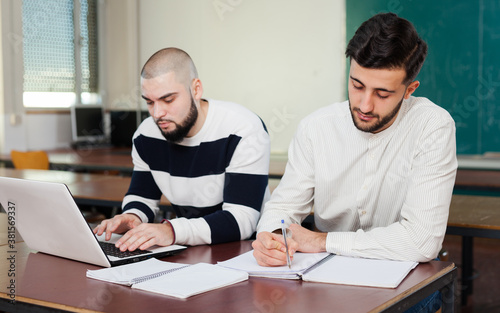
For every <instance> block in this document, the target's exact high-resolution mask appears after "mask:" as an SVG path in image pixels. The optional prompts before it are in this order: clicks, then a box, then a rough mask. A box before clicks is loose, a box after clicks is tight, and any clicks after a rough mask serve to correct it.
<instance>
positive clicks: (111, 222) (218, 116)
mask: <svg viewBox="0 0 500 313" xmlns="http://www.w3.org/2000/svg"><path fill="white" fill-rule="evenodd" d="M141 92H142V97H143V98H144V99H145V101H146V103H147V106H148V109H149V113H150V114H151V117H149V118H148V119H146V120H145V121H144V122H143V123H142V124H141V125H140V126H139V128H138V130H137V131H136V133H135V134H134V137H133V149H132V157H133V162H134V171H133V174H132V180H131V184H130V188H129V190H128V192H127V194H126V196H125V198H124V199H123V204H122V208H123V214H119V215H116V216H114V217H113V218H111V219H108V220H104V221H103V222H102V223H101V224H100V225H98V226H97V227H96V228H95V229H94V232H95V233H96V234H97V235H102V234H103V233H105V234H106V236H105V238H106V239H107V240H109V239H110V237H111V234H112V233H124V236H123V237H122V238H121V239H120V240H119V241H118V242H117V243H116V246H117V247H119V248H120V250H122V251H125V250H130V251H133V250H135V249H141V250H144V249H147V248H149V247H150V246H152V245H160V246H168V245H171V244H174V243H175V244H185V245H200V244H214V243H220V242H228V241H236V240H242V239H247V238H249V237H250V236H251V235H252V234H253V233H254V232H255V227H256V225H257V221H258V218H259V215H260V210H261V207H262V206H263V204H264V203H265V201H266V200H267V199H268V197H269V189H268V186H267V183H268V171H269V150H270V140H269V136H268V133H267V131H266V128H265V126H264V124H263V122H262V121H261V120H260V118H259V117H258V116H257V115H255V114H254V113H252V112H251V111H249V110H247V109H246V108H244V107H242V106H240V105H238V104H234V103H229V102H223V101H218V100H212V99H204V98H202V94H203V86H202V84H201V81H200V79H199V78H198V74H197V71H196V68H195V65H194V64H193V61H192V59H191V58H190V57H189V55H188V54H187V53H186V52H184V51H182V50H180V49H176V48H166V49H162V50H160V51H158V52H156V53H155V54H154V55H153V56H151V58H150V59H149V60H148V61H147V62H146V64H145V65H144V67H143V69H142V72H141ZM162 194H163V195H165V197H166V198H167V199H168V200H169V201H170V202H171V204H172V207H173V208H174V210H175V212H176V215H177V218H175V219H172V220H170V221H164V222H162V223H153V221H154V220H155V216H156V214H157V213H158V211H159V209H158V205H159V201H160V197H161V195H162Z"/></svg>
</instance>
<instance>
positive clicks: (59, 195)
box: [0, 177, 186, 267]
mask: <svg viewBox="0 0 500 313" xmlns="http://www.w3.org/2000/svg"><path fill="white" fill-rule="evenodd" d="M0 201H1V204H2V206H3V207H4V208H5V209H6V210H9V211H13V212H15V218H16V220H15V222H16V228H17V230H18V231H19V234H20V235H21V237H22V238H23V240H24V241H25V242H26V244H27V245H28V247H30V248H31V249H33V250H37V251H40V252H44V253H47V254H52V255H56V256H60V257H64V258H68V259H72V260H77V261H81V262H86V263H91V264H95V265H100V266H104V267H110V266H115V265H120V264H126V263H131V262H137V261H140V260H144V259H146V258H150V257H158V258H159V257H164V256H167V255H171V254H173V253H176V252H178V251H181V250H184V249H186V247H184V246H179V245H172V246H168V247H154V248H152V249H149V250H148V251H147V252H146V253H141V254H136V255H129V256H123V255H119V256H116V255H110V254H107V253H105V251H104V248H103V247H102V246H101V245H102V243H100V241H99V240H98V238H97V237H96V236H95V235H94V233H93V231H92V229H91V228H90V226H89V225H88V224H87V222H86V221H85V218H84V217H83V215H82V213H81V211H80V210H79V208H78V206H77V205H76V203H75V200H74V199H73V196H72V195H71V193H70V191H69V189H68V188H67V186H66V185H64V184H60V183H53V182H41V181H33V180H26V179H17V178H8V177H0ZM103 237H104V236H102V238H103ZM118 238H119V236H118V235H114V236H113V237H112V240H111V243H113V242H116V240H117V239H118ZM111 248H114V245H113V244H111Z"/></svg>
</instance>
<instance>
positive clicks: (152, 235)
mask: <svg viewBox="0 0 500 313" xmlns="http://www.w3.org/2000/svg"><path fill="white" fill-rule="evenodd" d="M174 241H175V235H174V230H173V228H172V225H171V224H170V223H165V224H151V223H142V224H140V225H139V226H136V227H134V228H133V229H131V230H129V231H128V232H126V233H125V234H124V235H123V236H122V237H121V238H120V239H119V240H118V241H117V242H116V247H118V248H120V250H121V251H125V250H129V251H134V250H135V249H140V250H146V249H148V248H149V247H151V246H154V245H158V246H169V245H171V244H173V243H174Z"/></svg>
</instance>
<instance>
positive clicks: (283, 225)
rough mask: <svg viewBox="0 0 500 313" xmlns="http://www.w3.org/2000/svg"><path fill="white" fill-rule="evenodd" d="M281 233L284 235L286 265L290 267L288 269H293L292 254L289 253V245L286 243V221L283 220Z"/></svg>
mask: <svg viewBox="0 0 500 313" xmlns="http://www.w3.org/2000/svg"><path fill="white" fill-rule="evenodd" d="M281 232H282V233H283V239H284V240H285V249H286V265H288V268H292V260H290V253H288V243H287V241H286V228H285V220H281Z"/></svg>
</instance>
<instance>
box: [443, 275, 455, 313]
mask: <svg viewBox="0 0 500 313" xmlns="http://www.w3.org/2000/svg"><path fill="white" fill-rule="evenodd" d="M455 283H456V279H453V280H452V281H451V282H450V283H449V284H448V285H446V286H444V287H443V288H442V289H441V298H442V300H443V302H442V306H441V312H442V313H454V312H455Z"/></svg>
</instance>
